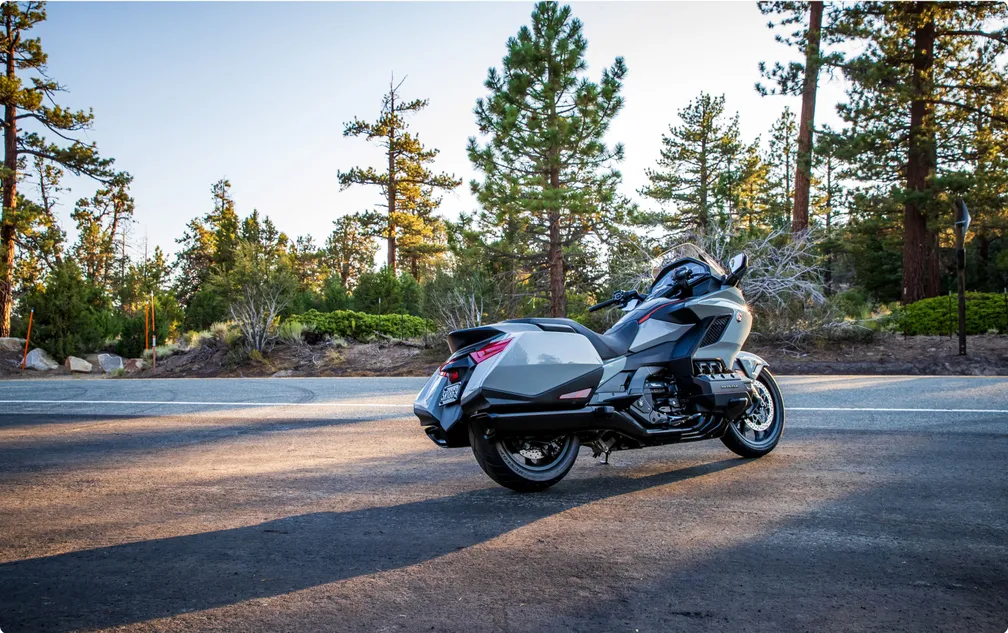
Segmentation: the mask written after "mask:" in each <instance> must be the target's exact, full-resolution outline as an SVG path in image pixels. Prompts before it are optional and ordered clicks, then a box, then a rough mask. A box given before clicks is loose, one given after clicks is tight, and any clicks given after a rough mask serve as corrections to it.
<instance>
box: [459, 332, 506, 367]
mask: <svg viewBox="0 0 1008 633" xmlns="http://www.w3.org/2000/svg"><path fill="white" fill-rule="evenodd" d="M510 342H511V339H510V338H506V339H504V340H503V341H494V342H493V343H490V344H489V345H484V346H483V347H481V348H479V349H478V350H476V351H475V352H473V353H471V354H469V357H470V358H472V359H473V360H474V361H476V363H477V364H479V363H482V362H483V361H485V360H486V359H488V358H493V357H494V356H496V355H497V354H500V353H501V352H503V351H504V348H505V347H507V346H508V343H510Z"/></svg>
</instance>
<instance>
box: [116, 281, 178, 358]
mask: <svg viewBox="0 0 1008 633" xmlns="http://www.w3.org/2000/svg"><path fill="white" fill-rule="evenodd" d="M180 316H181V311H180V309H179V307H178V302H177V301H176V300H175V298H174V297H171V296H168V295H164V294H160V293H159V294H158V295H157V296H156V297H155V298H154V331H153V332H150V331H148V325H147V324H146V323H145V322H144V321H145V319H146V318H147V314H146V310H144V309H143V308H141V309H139V310H137V311H136V312H134V313H133V314H131V315H129V316H127V317H125V318H124V319H123V320H122V328H121V330H120V334H119V340H118V342H116V348H115V352H116V354H119V355H120V356H125V357H126V358H136V357H137V356H139V355H140V353H141V352H143V351H144V349H146V348H147V347H148V345H147V344H145V342H144V335H145V334H146V335H147V336H150V337H154V336H156V337H157V340H158V341H159V342H161V343H165V342H167V341H168V338H169V337H170V336H171V330H172V327H173V326H174V325H176V324H177V321H178V319H179V317H180Z"/></svg>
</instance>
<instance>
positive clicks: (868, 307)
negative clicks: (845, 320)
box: [830, 288, 875, 319]
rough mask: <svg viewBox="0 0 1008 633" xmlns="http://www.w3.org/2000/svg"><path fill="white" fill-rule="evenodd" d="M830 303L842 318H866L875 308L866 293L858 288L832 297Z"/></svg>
mask: <svg viewBox="0 0 1008 633" xmlns="http://www.w3.org/2000/svg"><path fill="white" fill-rule="evenodd" d="M830 301H831V302H832V303H833V305H834V306H835V307H836V308H837V309H838V310H839V311H840V312H841V313H843V315H844V316H846V317H850V318H852V319H864V318H867V317H868V315H870V314H871V312H872V308H874V307H875V305H874V302H873V301H872V300H871V297H870V296H868V293H867V292H865V291H864V290H862V289H860V288H851V289H850V290H845V291H843V292H841V293H839V294H837V295H836V296H834V297H832V298H831V299H830Z"/></svg>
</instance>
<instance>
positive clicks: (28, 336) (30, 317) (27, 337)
mask: <svg viewBox="0 0 1008 633" xmlns="http://www.w3.org/2000/svg"><path fill="white" fill-rule="evenodd" d="M34 316H35V308H32V309H31V312H29V313H28V334H27V336H25V341H24V355H23V356H21V371H24V368H25V363H26V362H27V361H28V342H29V341H31V326H32V317H34Z"/></svg>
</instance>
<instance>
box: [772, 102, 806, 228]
mask: <svg viewBox="0 0 1008 633" xmlns="http://www.w3.org/2000/svg"><path fill="white" fill-rule="evenodd" d="M797 139H798V125H797V123H796V122H795V116H794V113H793V112H791V108H788V107H785V108H784V111H783V112H781V115H780V117H779V118H778V119H777V120H776V121H774V124H773V127H771V128H770V142H769V144H768V147H767V153H766V156H765V157H764V161H765V162H766V164H767V168H768V171H769V173H768V183H767V184H768V190H767V195H768V197H767V213H768V215H769V217H770V222H771V225H772V226H773V228H775V229H781V228H784V227H786V226H788V225H793V224H794V223H793V221H792V209H793V206H794V186H795V181H794V175H795V172H794V169H795V162H797V159H798V146H797Z"/></svg>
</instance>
